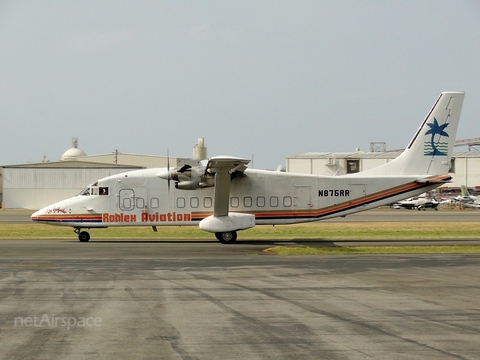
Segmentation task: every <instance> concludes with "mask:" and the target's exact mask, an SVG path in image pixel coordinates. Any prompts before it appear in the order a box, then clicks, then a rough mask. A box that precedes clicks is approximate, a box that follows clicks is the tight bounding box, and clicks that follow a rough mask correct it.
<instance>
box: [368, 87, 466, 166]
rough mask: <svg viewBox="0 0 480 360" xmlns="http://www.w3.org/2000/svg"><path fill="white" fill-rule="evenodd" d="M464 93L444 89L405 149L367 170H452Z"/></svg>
mask: <svg viewBox="0 0 480 360" xmlns="http://www.w3.org/2000/svg"><path fill="white" fill-rule="evenodd" d="M464 96H465V93H464V92H443V93H441V94H440V96H439V98H438V99H437V101H436V102H435V104H434V105H433V108H432V109H431V110H430V112H429V113H428V115H427V117H426V118H425V120H424V121H423V122H422V124H421V125H420V128H419V129H418V130H417V132H416V134H415V136H414V137H413V139H412V140H411V141H410V143H409V145H408V147H407V148H406V149H405V150H404V151H403V153H402V154H400V156H399V157H397V158H396V159H394V160H392V161H391V162H389V163H387V164H385V165H382V166H379V167H377V168H375V169H371V170H368V171H366V173H369V174H372V175H428V174H429V175H440V174H448V170H449V168H450V160H451V157H452V152H453V145H454V143H455V137H456V134H457V129H458V122H459V120H460V112H461V110H462V105H463V98H464Z"/></svg>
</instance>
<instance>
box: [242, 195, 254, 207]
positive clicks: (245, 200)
mask: <svg viewBox="0 0 480 360" xmlns="http://www.w3.org/2000/svg"><path fill="white" fill-rule="evenodd" d="M243 206H245V207H252V198H251V197H250V196H245V197H244V198H243Z"/></svg>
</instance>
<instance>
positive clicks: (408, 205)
mask: <svg viewBox="0 0 480 360" xmlns="http://www.w3.org/2000/svg"><path fill="white" fill-rule="evenodd" d="M392 207H393V208H395V209H401V208H404V209H409V210H426V209H434V210H438V201H437V200H436V199H435V198H433V197H431V196H427V194H421V195H419V196H414V197H411V198H408V199H405V200H400V201H398V202H396V203H395V204H393V206H392Z"/></svg>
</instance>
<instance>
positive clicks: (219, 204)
mask: <svg viewBox="0 0 480 360" xmlns="http://www.w3.org/2000/svg"><path fill="white" fill-rule="evenodd" d="M249 162H250V160H248V159H242V158H237V157H232V156H215V157H212V158H210V159H209V160H208V162H207V165H206V168H205V172H206V173H208V174H215V187H214V199H213V216H214V217H219V216H227V215H228V208H229V202H230V180H231V174H233V173H235V172H242V173H243V172H244V171H245V169H246V168H247V164H248V163H249Z"/></svg>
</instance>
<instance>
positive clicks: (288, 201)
mask: <svg viewBox="0 0 480 360" xmlns="http://www.w3.org/2000/svg"><path fill="white" fill-rule="evenodd" d="M283 206H285V207H290V206H292V197H291V196H285V197H284V198H283Z"/></svg>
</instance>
